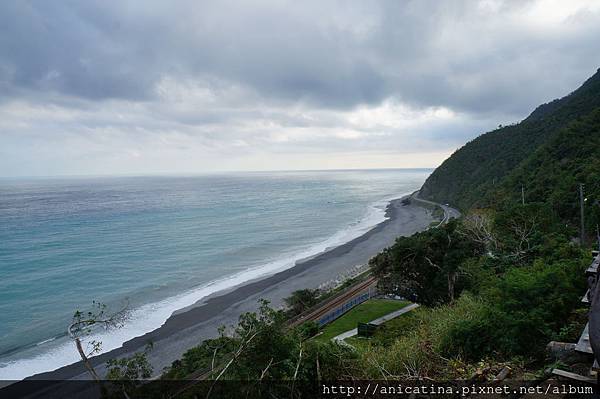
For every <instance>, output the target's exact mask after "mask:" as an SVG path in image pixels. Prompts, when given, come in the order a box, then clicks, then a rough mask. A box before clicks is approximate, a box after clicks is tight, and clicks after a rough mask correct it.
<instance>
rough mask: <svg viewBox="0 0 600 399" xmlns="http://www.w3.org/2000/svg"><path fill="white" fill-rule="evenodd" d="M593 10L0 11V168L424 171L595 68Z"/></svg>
mask: <svg viewBox="0 0 600 399" xmlns="http://www.w3.org/2000/svg"><path fill="white" fill-rule="evenodd" d="M598 37H600V7H599V6H598V3H597V2H593V1H589V2H586V1H579V2H577V1H573V2H564V1H560V0H559V1H514V2H510V1H491V0H487V1H453V2H438V1H406V2H397V1H389V2H386V1H380V2H349V1H340V2H336V1H330V2H291V1H290V2H287V1H269V2H267V1H256V2H252V3H250V2H227V1H220V2H210V3H209V2H197V1H187V0H181V1H175V2H152V1H141V0H136V1H122V2H118V3H115V2H104V1H97V2H79V1H65V2H59V3H56V2H52V3H51V2H45V1H29V2H27V1H6V2H1V3H0V175H2V176H13V175H50V174H113V173H121V174H123V173H124V174H137V173H182V172H186V173H199V172H206V171H212V170H240V169H241V170H247V169H253V170H256V169H318V168H360V167H397V166H399V167H409V166H415V167H423V166H436V165H437V164H439V162H441V160H443V159H444V157H446V156H447V155H449V153H451V152H452V151H453V150H454V149H456V148H457V147H458V146H460V145H461V144H463V143H464V142H465V141H467V140H469V139H471V138H473V137H474V136H476V135H477V134H480V133H482V132H484V131H486V130H490V129H492V128H493V127H495V126H497V125H498V124H500V123H510V122H515V121H518V120H520V119H522V118H523V117H525V116H526V115H527V114H528V113H529V112H530V111H531V110H532V108H533V107H535V106H536V105H538V104H539V103H542V102H546V101H549V100H551V99H553V98H556V97H559V96H562V95H565V94H567V93H568V92H569V91H571V90H573V89H574V88H576V87H577V86H578V85H579V84H581V83H582V82H583V81H584V80H585V79H586V78H587V77H588V76H590V75H591V74H593V73H594V72H595V71H596V69H597V68H598V66H600V41H598V40H597V38H598Z"/></svg>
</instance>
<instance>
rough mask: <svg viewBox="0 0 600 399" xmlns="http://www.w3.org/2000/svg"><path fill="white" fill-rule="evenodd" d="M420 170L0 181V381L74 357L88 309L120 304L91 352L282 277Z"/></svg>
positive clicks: (373, 218)
mask: <svg viewBox="0 0 600 399" xmlns="http://www.w3.org/2000/svg"><path fill="white" fill-rule="evenodd" d="M430 172H431V171H430V170H423V169H420V170H414V169H411V170H409V169H398V170H352V171H315V172H313V171H311V172H269V173H267V172H260V173H259V172H253V173H238V174H235V173H229V174H215V175H204V176H185V177H111V178H108V177H95V178H47V179H41V178H36V179H22V180H15V179H3V180H0V380H8V379H22V378H24V377H27V376H30V375H33V374H36V373H40V372H44V371H50V370H54V369H56V368H58V367H61V366H64V365H67V364H70V363H73V362H75V361H77V360H78V354H77V353H76V351H75V350H74V349H73V346H72V343H70V342H69V341H68V339H67V337H66V336H65V331H66V327H67V326H68V324H69V323H70V321H71V317H72V315H73V312H74V311H75V310H77V309H81V310H88V309H89V308H90V305H91V304H92V301H98V302H101V303H105V304H107V305H108V307H109V309H114V310H118V309H120V308H121V307H122V306H125V305H126V306H128V308H129V309H131V310H132V312H131V317H130V318H129V319H128V321H127V323H126V324H125V326H124V327H123V328H120V329H117V330H113V331H111V332H108V333H106V332H103V333H99V335H98V336H97V337H96V338H97V339H100V340H102V343H103V349H104V350H110V349H114V348H117V347H119V346H120V345H121V344H122V343H123V342H124V341H126V340H129V339H131V338H133V337H136V336H140V335H142V334H144V333H147V332H149V331H152V330H154V329H156V328H158V327H159V326H160V325H162V324H163V323H164V322H165V320H166V319H167V318H168V317H169V316H170V315H171V314H172V313H173V312H174V311H176V310H178V309H181V308H183V307H186V306H190V305H192V304H194V303H195V302H196V301H198V300H199V299H201V298H202V297H205V296H206V295H209V294H210V293H213V292H216V291H218V290H221V289H225V288H228V287H232V286H234V285H236V284H239V283H242V282H244V281H247V280H250V279H253V278H257V277H261V276H266V275H269V274H272V273H274V272H277V271H280V270H284V269H286V268H289V267H292V266H293V265H294V263H295V262H296V261H297V260H299V259H303V258H306V257H309V256H312V255H315V254H317V253H320V252H323V251H325V250H326V249H328V248H332V247H335V246H337V245H340V244H343V243H345V242H347V241H349V240H351V239H353V238H355V237H358V236H360V235H361V234H364V233H365V232H366V231H368V230H369V229H371V228H372V227H374V226H375V225H377V224H378V223H380V222H382V221H383V220H385V208H386V206H387V204H388V203H389V200H390V199H393V198H398V197H400V196H402V195H404V194H406V193H409V192H412V191H414V190H416V189H418V188H419V187H420V185H421V184H422V183H423V181H424V180H425V178H426V177H427V176H428V175H429V173H430Z"/></svg>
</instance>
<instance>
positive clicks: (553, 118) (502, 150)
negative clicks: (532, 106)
mask: <svg viewBox="0 0 600 399" xmlns="http://www.w3.org/2000/svg"><path fill="white" fill-rule="evenodd" d="M599 107H600V71H598V72H596V74H594V76H592V77H591V78H590V79H588V80H587V81H586V82H585V83H584V84H583V85H582V86H581V87H580V88H579V89H577V90H576V91H574V92H573V93H571V94H570V95H568V96H566V97H563V98H561V99H559V100H554V101H552V102H550V103H548V104H544V105H541V106H540V107H538V108H537V109H536V110H535V111H533V112H532V113H531V115H530V116H529V117H527V118H526V119H525V120H523V121H522V122H520V123H518V124H516V125H511V126H506V127H502V128H500V129H497V130H494V131H492V132H489V133H485V134H483V135H481V136H479V137H478V138H476V139H474V140H472V141H470V142H469V143H467V144H466V145H465V146H463V147H462V148H460V149H459V150H457V151H456V152H455V153H454V154H453V155H452V156H451V157H450V158H448V159H447V160H446V161H445V162H444V163H443V164H442V165H441V166H440V167H438V168H437V169H436V170H435V171H434V172H433V173H432V174H431V176H430V177H429V178H428V179H427V181H426V182H425V184H424V185H423V187H422V189H421V195H422V196H423V197H424V198H427V199H431V200H434V201H438V202H449V203H451V204H453V205H455V206H457V207H459V208H461V209H468V208H470V207H472V206H485V205H488V204H489V201H490V200H494V198H495V195H492V193H495V192H496V191H497V189H498V188H499V186H502V187H503V188H504V189H506V188H507V187H508V186H505V185H503V183H505V180H506V178H507V177H508V176H509V175H510V174H511V173H512V172H513V171H514V170H515V169H517V168H519V167H520V166H521V165H523V164H524V163H526V162H529V161H528V160H529V158H530V157H531V156H532V154H533V153H534V152H535V151H536V150H538V149H539V148H540V147H541V146H542V145H543V144H545V143H547V142H549V141H550V140H552V139H553V138H554V137H555V136H556V135H557V134H559V132H560V131H561V130H562V129H563V128H565V127H566V126H568V125H569V124H571V123H573V122H574V121H576V120H578V119H581V118H584V117H586V116H587V115H589V114H590V113H592V112H593V111H594V110H595V109H597V108H599ZM513 188H514V187H513ZM514 189H518V190H519V191H520V186H519V187H518V188H514Z"/></svg>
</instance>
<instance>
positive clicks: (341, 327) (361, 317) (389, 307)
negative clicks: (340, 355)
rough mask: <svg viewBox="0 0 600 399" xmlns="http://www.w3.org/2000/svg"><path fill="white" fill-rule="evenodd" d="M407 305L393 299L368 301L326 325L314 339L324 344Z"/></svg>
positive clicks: (404, 302)
mask: <svg viewBox="0 0 600 399" xmlns="http://www.w3.org/2000/svg"><path fill="white" fill-rule="evenodd" d="M408 304H409V302H406V301H396V300H393V299H370V300H368V301H366V302H364V303H361V304H360V305H358V306H356V307H355V308H353V309H351V310H349V311H348V312H347V313H346V314H344V315H343V316H342V317H340V318H338V319H337V320H335V321H334V322H332V323H330V324H328V325H327V326H326V327H325V328H324V329H323V332H322V334H319V335H318V336H317V337H315V340H317V341H321V342H326V341H328V340H330V339H332V338H333V337H335V336H337V335H339V334H341V333H344V332H346V331H349V330H352V329H353V328H356V326H357V324H358V323H359V322H360V323H368V322H370V321H373V320H375V319H377V318H378V317H381V316H385V315H386V314H388V313H391V312H393V311H395V310H398V309H402V308H403V307H405V306H406V305H408Z"/></svg>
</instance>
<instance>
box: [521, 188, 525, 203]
mask: <svg viewBox="0 0 600 399" xmlns="http://www.w3.org/2000/svg"><path fill="white" fill-rule="evenodd" d="M521 204H522V205H525V187H523V184H521Z"/></svg>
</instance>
